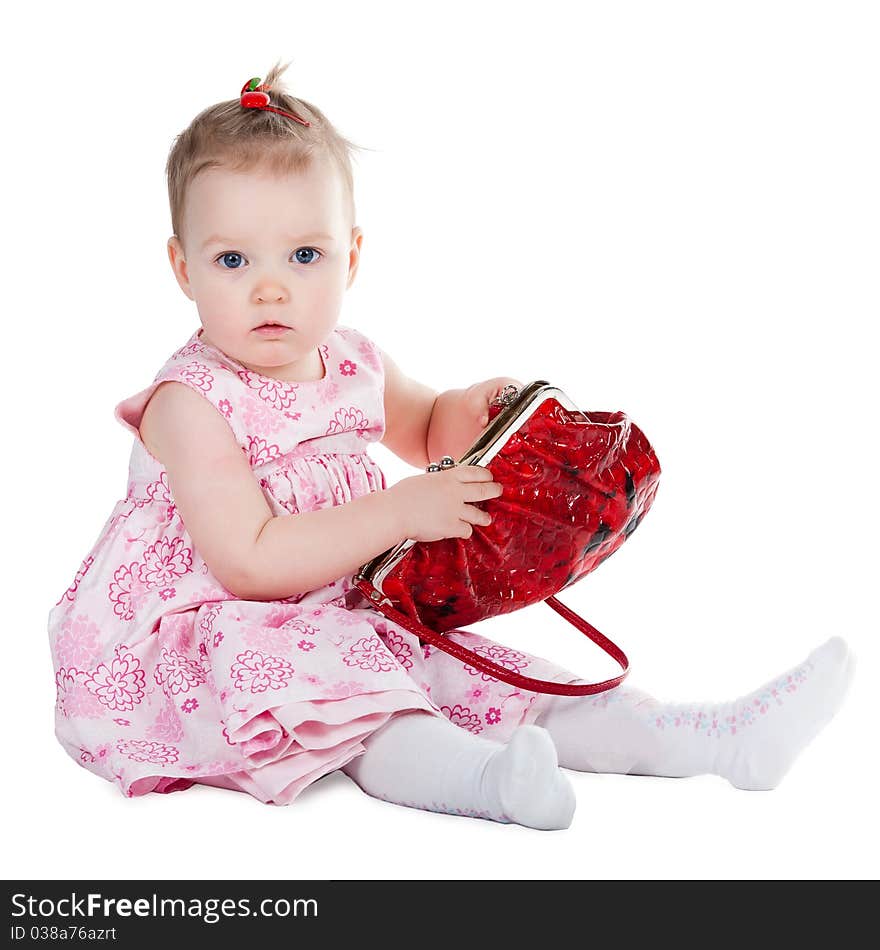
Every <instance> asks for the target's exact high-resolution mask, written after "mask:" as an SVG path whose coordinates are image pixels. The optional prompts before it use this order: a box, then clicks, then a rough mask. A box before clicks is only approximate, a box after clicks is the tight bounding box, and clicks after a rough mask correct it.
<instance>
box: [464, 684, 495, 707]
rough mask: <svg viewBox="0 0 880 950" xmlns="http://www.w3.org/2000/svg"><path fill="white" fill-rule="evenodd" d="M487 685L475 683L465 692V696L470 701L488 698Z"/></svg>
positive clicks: (480, 700) (476, 701) (477, 701)
mask: <svg viewBox="0 0 880 950" xmlns="http://www.w3.org/2000/svg"><path fill="white" fill-rule="evenodd" d="M489 693H490V690H489V687H488V686H481V685H479V684H477V685H476V686H474V687H472V688H471V689H469V690H468V691H467V692H466V693H465V698H466V699H469V700H470V701H471V702H472V703H479V702H483V701H485V700H487V699H488V698H489Z"/></svg>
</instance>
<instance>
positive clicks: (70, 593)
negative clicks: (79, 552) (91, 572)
mask: <svg viewBox="0 0 880 950" xmlns="http://www.w3.org/2000/svg"><path fill="white" fill-rule="evenodd" d="M94 560H95V559H94V558H93V557H92V556H91V555H89V556H88V557H87V558H86V559H85V560H84V561H83V562H82V564H81V565H80V568H79V570H78V571H77V572H76V577H74V579H73V583H72V584H71V585H70V587H68V588H67V590H66V591H65V592H64V593H63V594H62V595H61V596H60V597H59V598H58V600H57V601H56V602H55V606H56V607H57V606H58V604H60V603H61V601H62V600H64V598H65V597H66V598H67V599H68V600H71V601H72V600H73V597H74V594H75V593H76V589H77V587H79V582H80V581H81V580H82V579H83V578H84V577H85V576H86V571H88V569H89V568H90V567H91V566H92V564H93V563H94Z"/></svg>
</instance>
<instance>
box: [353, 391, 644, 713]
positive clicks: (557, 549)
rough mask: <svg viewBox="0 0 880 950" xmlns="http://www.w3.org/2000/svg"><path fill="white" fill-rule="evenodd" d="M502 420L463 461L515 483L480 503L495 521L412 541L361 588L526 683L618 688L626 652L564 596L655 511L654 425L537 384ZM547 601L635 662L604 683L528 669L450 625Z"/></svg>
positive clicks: (509, 399) (363, 577) (371, 566)
mask: <svg viewBox="0 0 880 950" xmlns="http://www.w3.org/2000/svg"><path fill="white" fill-rule="evenodd" d="M489 416H490V421H489V424H488V426H487V427H486V428H485V429H484V430H483V432H482V433H481V434H480V436H479V437H478V438H477V440H476V441H475V442H474V443H473V445H472V446H471V447H470V449H468V451H467V452H466V453H465V454H464V456H463V457H462V458H461V460H460V461H459V462H458V463H456V462H455V461H454V460H453V459H452V458H450V457H449V456H448V455H447V456H444V458H443V460H442V462H441V463H440V464H439V465H438V464H434V463H432V464H431V465H429V466H428V468H427V471H429V472H430V471H438V470H440V469H443V468H449V467H451V466H453V465H455V464H459V465H482V466H484V467H486V468H488V469H489V470H490V471H491V472H492V476H493V478H494V480H495V481H496V482H499V483H500V484H501V485H503V486H504V493H503V494H502V495H501V496H499V497H498V498H491V499H488V500H487V501H483V502H477V503H476V504H477V507H480V508H484V510H486V511H488V512H489V513H490V514H491V515H492V523H491V524H488V525H476V524H475V525H473V533H472V535H471V537H469V538H443V539H442V540H439V541H413V540H411V539H407V540H405V541H402V542H401V543H400V544H397V545H395V546H394V547H393V548H390V549H389V550H387V551H385V552H384V553H383V554H380V555H378V556H377V557H375V558H373V559H372V560H371V561H368V562H367V563H366V564H364V565H363V566H362V567H361V568H360V571H359V572H358V573H357V574H356V575H355V577H354V581H355V586H356V587H357V588H358V589H359V590H360V591H361V593H362V594H364V596H365V597H367V598H368V599H369V600H370V601H371V602H372V605H373V606H374V607H375V608H376V609H378V610H380V611H381V612H382V613H383V614H384V615H385V616H386V617H388V619H389V620H391V621H393V622H394V623H396V624H399V625H400V626H401V627H404V628H405V629H407V630H409V631H410V632H412V633H414V634H416V636H418V637H419V639H420V640H422V641H423V642H427V643H430V644H432V645H433V646H435V647H437V649H438V650H443V651H444V652H445V653H449V654H451V655H452V656H454V657H457V658H458V659H459V660H461V661H462V662H464V663H466V664H468V665H469V666H472V667H474V668H475V669H477V670H480V671H481V672H483V673H485V674H487V675H489V676H492V677H494V678H496V679H499V680H502V681H503V682H505V683H510V684H511V685H513V686H517V687H520V688H522V689H527V690H531V691H534V692H541V693H556V694H562V695H569V696H583V695H588V694H591V693H599V692H602V691H604V690H607V689H611V688H612V687H614V686H617V685H618V684H619V683H620V682H621V681H622V680H623V679H624V678H625V677H626V675H627V673H628V672H629V661H628V660H627V658H626V655H625V654H624V652H623V651H622V650H621V649H620V648H619V647H618V646H616V645H615V644H614V643H612V642H611V640H609V639H608V638H607V637H605V636H603V634H601V633H600V632H599V631H598V630H597V629H596V628H595V627H593V626H592V625H591V624H589V623H587V621H586V620H584V619H583V618H582V617H580V616H578V615H577V614H576V613H574V611H572V610H570V609H569V608H568V607H566V606H565V605H564V604H561V603H560V602H559V601H558V600H557V599H556V597H555V596H554V595H555V594H557V593H558V592H559V591H561V590H564V589H565V588H566V587H569V586H571V585H572V584H573V583H575V581H578V580H580V579H581V578H582V577H583V576H584V575H585V574H588V573H589V572H590V571H592V570H594V569H595V568H596V567H598V566H599V565H600V564H601V563H602V562H603V561H604V560H605V559H606V558H607V557H609V556H610V555H611V554H613V553H614V552H615V551H616V550H617V549H618V548H619V547H620V545H621V544H623V542H624V541H625V540H626V539H627V538H628V537H629V536H630V535H631V534H632V533H633V531H635V529H636V528H637V527H638V525H639V524H640V522H641V520H642V518H643V517H644V515H645V513H646V512H647V511H648V509H649V508H650V507H651V504H652V503H653V500H654V495H655V494H656V491H657V485H658V482H659V477H660V465H659V463H658V461H657V456H656V454H655V453H654V450H653V448H652V447H651V445H650V443H649V442H648V440H647V439H646V438H645V436H644V434H643V433H642V431H641V430H640V429H639V428H638V427H637V426H636V425H634V424H633V423H632V422H631V421H630V419H629V418H628V417H627V416H626V415H625V414H624V413H622V412H589V413H586V412H581V411H580V410H579V409H578V408H577V407H576V406H575V405H574V403H573V402H572V401H571V400H570V399H569V398H568V396H566V394H565V393H564V392H562V390H560V389H558V388H556V387H555V386H551V385H550V384H549V383H547V382H546V381H544V380H536V381H535V382H532V383H529V384H528V385H527V386H524V387H523V389H522V390H521V391H520V392H517V389H516V387H515V386H507V387H505V390H504V392H503V393H502V395H501V396H500V397H499V398H498V399H496V400H495V401H494V402H493V404H492V405H491V407H490V410H489ZM537 601H544V602H545V603H547V604H548V605H549V606H550V607H552V608H553V609H554V610H555V611H556V612H557V613H559V614H561V615H562V616H563V617H564V618H565V619H566V620H568V621H569V622H570V623H572V624H573V625H574V626H576V627H577V628H578V629H579V630H581V631H582V632H583V633H584V634H585V635H586V636H588V637H589V638H590V639H591V640H593V641H594V642H595V643H596V644H598V645H599V646H600V647H601V648H602V649H603V650H605V652H606V653H608V654H609V655H610V656H612V657H613V658H614V659H615V660H616V661H617V662H618V663H619V664H620V665H621V667H622V668H623V672H622V673H621V674H619V675H618V676H616V677H614V678H612V679H608V680H605V681H603V682H601V683H591V684H583V683H581V684H567V683H553V682H550V681H547V680H540V679H533V678H531V677H528V676H523V675H521V674H519V673H517V672H516V671H515V670H510V669H507V668H506V667H504V666H502V665H500V664H499V663H495V662H493V661H491V660H488V659H486V658H485V657H482V656H479V655H477V654H476V653H474V652H473V651H471V650H468V649H467V648H465V647H463V646H461V645H460V644H457V643H455V642H453V641H452V640H450V639H449V638H448V637H444V636H443V633H444V632H445V631H447V630H451V629H453V628H459V627H462V626H464V625H465V624H469V623H474V622H476V621H479V620H483V619H486V618H487V617H494V616H498V615H500V614H504V613H509V612H510V611H512V610H517V609H518V608H520V607H525V606H528V605H529V604H533V603H536V602H537Z"/></svg>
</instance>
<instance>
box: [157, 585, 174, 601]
mask: <svg viewBox="0 0 880 950" xmlns="http://www.w3.org/2000/svg"><path fill="white" fill-rule="evenodd" d="M176 594H177V591H176V590H175V589H174V588H173V587H163V588H162V590H160V591H159V596H160V597H161V598H162V600H171V598H172V597H174V596H175V595H176Z"/></svg>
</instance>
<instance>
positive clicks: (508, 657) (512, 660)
mask: <svg viewBox="0 0 880 950" xmlns="http://www.w3.org/2000/svg"><path fill="white" fill-rule="evenodd" d="M474 653H476V654H478V655H480V656H484V657H486V659H488V660H491V661H492V662H493V663H497V664H498V665H499V666H503V667H504V668H505V669H506V670H513V671H514V672H519V671H520V670H522V669H523V668H524V667H526V666H528V665H529V661H528V660H527V659H526V657H525V654H524V653H519V652H518V651H517V650H509V649H508V648H507V647H504V646H501V645H500V644H498V643H494V644H492V645H491V646H488V647H474ZM465 669H466V670H467V671H468V673H470V674H471V676H477V675H478V674H479V675H481V677H482V679H483V681H484V682H486V681H491V682H493V683H497V682H498V680H497V679H496V678H495V677H494V676H490V675H489V674H488V673H480V671H479V670H476V669H474V667H472V666H470V665H466V666H465Z"/></svg>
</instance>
